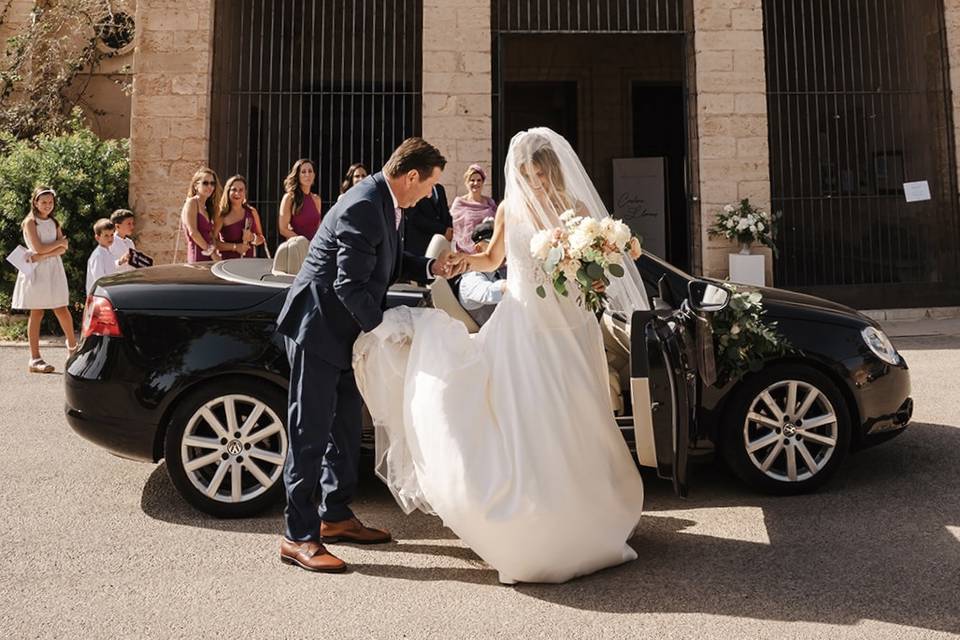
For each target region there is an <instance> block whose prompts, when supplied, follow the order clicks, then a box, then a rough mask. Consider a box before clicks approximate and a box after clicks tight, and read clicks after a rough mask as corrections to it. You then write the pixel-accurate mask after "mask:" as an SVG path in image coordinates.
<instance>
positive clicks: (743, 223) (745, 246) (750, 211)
mask: <svg viewBox="0 0 960 640" xmlns="http://www.w3.org/2000/svg"><path fill="white" fill-rule="evenodd" d="M779 217H780V216H779V214H777V215H775V216H771V215H770V214H769V213H767V212H766V211H762V210H761V209H758V208H757V207H754V206H753V205H752V204H750V199H749V198H744V199H743V200H741V201H740V204H738V205H732V204H728V205H726V206H724V207H723V209H722V210H721V211H720V213H719V214H718V215H717V221H716V222H715V223H714V224H713V226H711V227H710V228H709V229H708V230H707V232H708V233H709V234H710V235H711V236H721V237H723V238H727V239H728V240H736V241H737V242H739V243H740V253H741V254H749V253H750V245H751V244H753V243H754V242H758V243H760V244H763V245H766V246H768V247H770V248H771V249H772V250H773V255H777V247H776V245H774V243H773V238H774V229H773V223H774V221H775V219H777V218H779Z"/></svg>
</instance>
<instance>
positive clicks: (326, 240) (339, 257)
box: [277, 173, 430, 369]
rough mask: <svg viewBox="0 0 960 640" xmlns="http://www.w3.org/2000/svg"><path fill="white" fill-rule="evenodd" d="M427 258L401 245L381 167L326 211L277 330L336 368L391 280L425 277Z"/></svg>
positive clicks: (374, 317)
mask: <svg viewBox="0 0 960 640" xmlns="http://www.w3.org/2000/svg"><path fill="white" fill-rule="evenodd" d="M429 263H430V261H429V260H428V259H426V258H423V257H418V256H414V255H411V254H408V253H405V252H404V250H403V222H402V221H401V223H400V229H399V230H398V229H397V227H396V213H395V211H394V208H393V198H392V197H391V196H390V190H389V188H388V187H387V182H386V179H385V178H384V176H383V174H382V173H375V174H373V175H372V176H370V177H368V178H365V179H364V180H363V181H362V182H360V183H359V184H357V185H355V186H354V187H353V188H352V189H350V190H349V191H347V192H346V193H345V194H344V196H343V197H342V198H341V199H340V200H339V201H338V202H337V203H336V204H335V205H333V207H331V209H330V210H329V211H328V212H327V214H326V215H325V216H324V217H323V221H322V222H321V223H320V228H319V229H318V230H317V233H316V235H314V236H313V240H312V241H311V242H310V249H309V251H308V252H307V257H306V260H304V262H303V266H302V267H301V268H300V271H299V273H297V277H296V278H295V279H294V281H293V285H292V286H291V287H290V289H289V291H287V299H286V301H285V302H284V305H283V309H281V311H280V316H279V317H278V319H277V331H278V332H279V333H281V334H282V335H284V336H287V337H288V338H290V339H292V340H293V341H294V342H296V343H297V344H298V345H300V347H301V348H302V349H303V350H304V351H308V352H310V353H313V354H315V355H317V356H319V357H320V358H322V359H324V360H326V361H327V362H329V363H330V364H333V365H335V366H337V367H340V368H342V369H349V368H350V366H351V359H352V358H351V356H352V351H353V343H354V341H355V340H356V339H357V336H358V335H360V331H371V330H373V329H374V328H376V326H377V325H379V324H380V321H381V319H382V318H383V309H384V303H385V302H386V298H387V289H388V288H389V287H390V285H391V284H393V283H394V282H396V281H397V280H401V279H403V280H416V281H418V282H425V281H426V279H427V272H428V271H427V270H428V267H429Z"/></svg>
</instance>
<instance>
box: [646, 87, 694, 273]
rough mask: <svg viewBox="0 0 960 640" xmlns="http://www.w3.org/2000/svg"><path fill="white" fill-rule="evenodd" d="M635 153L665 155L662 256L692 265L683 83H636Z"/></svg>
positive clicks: (652, 156)
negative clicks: (665, 178) (665, 195)
mask: <svg viewBox="0 0 960 640" xmlns="http://www.w3.org/2000/svg"><path fill="white" fill-rule="evenodd" d="M631 97H632V106H633V109H632V110H633V155H634V157H636V158H657V157H662V158H665V159H666V168H667V171H666V173H667V176H666V177H667V188H666V192H667V203H666V213H667V216H666V236H667V237H666V240H667V244H666V248H667V255H665V256H662V257H663V258H665V259H666V260H667V261H668V262H670V263H671V264H673V265H675V266H677V267H680V268H681V269H687V268H689V264H690V242H689V234H688V232H687V230H688V228H689V225H688V224H687V195H686V186H685V185H686V179H685V173H686V172H685V167H686V152H687V143H686V140H685V136H684V126H685V121H686V115H685V100H684V95H683V86H682V85H674V86H663V85H659V86H658V85H646V84H643V83H640V82H635V83H634V84H633V91H632V96H631Z"/></svg>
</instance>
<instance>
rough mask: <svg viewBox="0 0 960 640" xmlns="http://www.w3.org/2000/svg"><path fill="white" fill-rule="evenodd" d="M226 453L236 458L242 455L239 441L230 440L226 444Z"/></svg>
mask: <svg viewBox="0 0 960 640" xmlns="http://www.w3.org/2000/svg"><path fill="white" fill-rule="evenodd" d="M227 453H229V454H230V455H232V456H238V455H240V454H241V453H243V444H242V443H241V442H240V441H239V440H231V441H230V443H229V444H227Z"/></svg>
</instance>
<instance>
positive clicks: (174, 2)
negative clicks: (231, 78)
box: [130, 0, 213, 263]
mask: <svg viewBox="0 0 960 640" xmlns="http://www.w3.org/2000/svg"><path fill="white" fill-rule="evenodd" d="M136 21H137V30H138V34H137V46H136V51H135V54H134V80H133V97H132V106H131V115H130V119H131V127H130V129H131V131H130V164H131V166H130V204H131V207H132V208H133V210H134V212H136V214H137V226H138V230H137V239H138V244H139V246H141V247H142V248H143V250H144V251H146V252H147V253H150V254H151V255H153V256H154V257H155V259H156V260H157V262H158V263H165V262H170V261H172V259H173V253H174V247H175V244H176V241H177V235H178V226H179V224H178V220H179V215H180V208H181V206H182V205H183V200H184V198H185V196H186V192H187V188H188V187H189V182H190V178H191V176H192V175H193V173H194V171H196V170H197V169H198V168H199V167H201V166H203V165H206V164H207V162H208V145H209V130H210V122H209V121H210V78H211V70H210V69H211V63H212V58H213V43H212V38H213V0H193V1H192V2H188V3H185V2H181V1H179V0H139V2H138V3H137V13H136ZM184 251H185V249H184V246H183V241H182V239H181V241H180V252H179V256H178V260H179V261H183V260H184Z"/></svg>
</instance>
